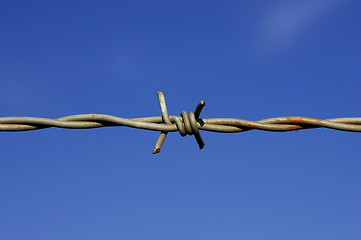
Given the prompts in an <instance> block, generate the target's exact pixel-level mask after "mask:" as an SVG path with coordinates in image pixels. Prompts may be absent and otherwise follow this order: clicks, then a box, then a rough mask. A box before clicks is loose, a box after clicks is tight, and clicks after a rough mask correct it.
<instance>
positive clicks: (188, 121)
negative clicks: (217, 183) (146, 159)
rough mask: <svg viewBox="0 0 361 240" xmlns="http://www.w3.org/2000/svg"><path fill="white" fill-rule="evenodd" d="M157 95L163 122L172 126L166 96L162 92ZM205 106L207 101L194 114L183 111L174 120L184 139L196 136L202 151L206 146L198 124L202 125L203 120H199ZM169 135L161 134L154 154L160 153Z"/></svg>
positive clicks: (199, 104)
mask: <svg viewBox="0 0 361 240" xmlns="http://www.w3.org/2000/svg"><path fill="white" fill-rule="evenodd" d="M157 94H158V100H159V105H160V109H161V112H162V118H163V122H164V123H165V124H168V125H172V124H173V123H172V121H171V119H170V118H169V115H168V110H167V105H166V103H165V98H164V95H163V93H162V92H158V93H157ZM205 105H206V103H205V101H200V102H199V103H198V105H197V107H196V109H195V110H194V112H187V111H184V110H183V111H182V113H181V117H180V118H178V117H175V118H174V119H173V120H174V122H175V124H176V125H177V129H178V132H179V134H180V135H181V136H182V137H185V136H187V135H194V137H195V139H196V141H197V143H198V146H199V148H200V149H202V148H203V147H204V145H205V144H204V142H203V139H202V137H201V134H200V133H199V126H198V123H199V124H202V120H201V119H199V115H200V114H201V111H202V109H203V107H204V106H205ZM167 133H168V132H161V133H160V136H159V137H158V140H157V142H156V144H155V147H154V150H153V153H159V152H160V148H161V147H162V144H163V142H164V140H165V137H166V136H167Z"/></svg>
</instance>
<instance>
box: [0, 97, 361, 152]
mask: <svg viewBox="0 0 361 240" xmlns="http://www.w3.org/2000/svg"><path fill="white" fill-rule="evenodd" d="M157 94H158V100H159V105H160V109H161V112H162V116H156V117H144V118H130V119H127V118H121V117H116V116H111V115H106V114H80V115H71V116H66V117H61V118H56V119H48V118H38V117H0V131H28V130H37V129H44V128H49V127H58V128H69V129H87V128H99V127H108V126H127V127H132V128H139V129H145V130H152V131H160V132H161V133H160V136H159V137H158V140H157V142H156V144H155V147H154V150H153V153H159V152H160V149H161V146H162V144H163V142H164V140H165V138H166V136H167V134H168V132H176V131H178V132H179V134H180V135H181V136H183V137H184V136H186V135H194V136H195V139H196V141H197V143H198V146H199V148H200V149H202V148H203V147H204V142H203V139H202V137H201V135H200V133H199V130H205V131H211V132H221V133H236V132H245V131H249V130H253V129H258V130H264V131H273V132H287V131H294V130H303V129H310V128H321V127H323V128H330V129H335V130H341V131H349V132H361V117H355V118H332V119H324V120H323V119H317V118H309V117H276V118H268V119H263V120H259V121H249V120H243V119H236V118H208V119H206V118H200V117H199V116H200V113H201V111H202V109H203V107H204V106H205V105H206V103H205V102H204V101H200V102H199V103H198V105H197V107H196V109H195V111H194V112H187V111H182V113H181V115H180V116H169V115H168V110H167V106H166V102H165V98H164V95H163V93H162V92H158V93H157Z"/></svg>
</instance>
